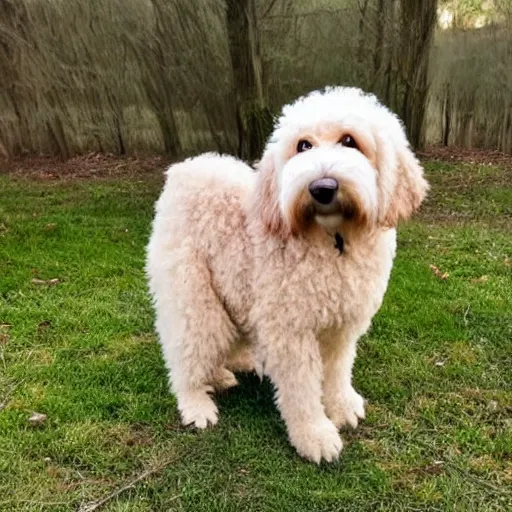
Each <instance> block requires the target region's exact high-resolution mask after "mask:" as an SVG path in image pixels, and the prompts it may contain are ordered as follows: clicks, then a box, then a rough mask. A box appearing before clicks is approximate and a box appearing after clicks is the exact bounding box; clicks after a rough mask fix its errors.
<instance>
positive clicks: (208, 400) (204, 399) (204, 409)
mask: <svg viewBox="0 0 512 512" xmlns="http://www.w3.org/2000/svg"><path fill="white" fill-rule="evenodd" d="M178 405H179V410H180V415H181V421H182V423H183V425H185V426H191V427H195V428H198V429H205V428H207V427H209V426H214V425H216V424H217V422H218V421H219V417H218V415H219V411H218V409H217V406H216V405H215V402H214V401H213V399H212V397H211V396H210V395H209V394H208V393H207V392H205V391H195V392H193V393H187V395H186V397H183V396H182V397H179V398H178Z"/></svg>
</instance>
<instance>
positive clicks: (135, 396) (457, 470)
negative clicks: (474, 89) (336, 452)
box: [0, 164, 512, 512]
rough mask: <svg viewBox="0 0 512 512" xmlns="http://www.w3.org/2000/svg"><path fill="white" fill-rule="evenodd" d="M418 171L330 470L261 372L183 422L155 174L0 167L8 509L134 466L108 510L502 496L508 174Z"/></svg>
mask: <svg viewBox="0 0 512 512" xmlns="http://www.w3.org/2000/svg"><path fill="white" fill-rule="evenodd" d="M427 168H428V171H429V177H430V179H431V181H432V183H433V191H432V194H431V199H430V200H429V202H428V203H427V204H426V205H425V208H424V213H423V214H422V215H421V216H419V217H417V218H416V220H415V221H413V222H411V223H409V224H407V225H404V226H403V227H402V228H401V229H400V233H399V250H398V257H397V260H396V265H395V268H394V270H393V274H392V279H391V284H390V288H389V290H388V293H387V295H386V299H385V302H384V305H383V307H382V309H381V311H380V312H379V314H378V315H377V317H376V318H375V320H374V325H373V328H372V330H371V332H370V334H369V335H368V336H366V337H365V338H364V339H363V340H362V341H361V343H360V350H359V358H358V360H357V363H356V369H355V382H356V385H357V388H358V389H359V390H360V392H361V393H362V394H363V395H364V396H365V397H366V398H367V399H368V402H369V404H368V409H367V412H368V418H367V420H366V421H364V422H363V423H362V425H361V426H360V428H359V429H358V430H357V431H355V432H346V433H344V435H343V438H344V441H345V448H344V451H343V454H342V458H341V460H340V461H339V462H338V463H335V464H332V465H327V464H324V465H321V466H320V467H317V466H315V465H313V464H309V463H306V462H303V461H302V460H301V459H300V458H299V457H298V456H297V455H296V454H295V452H294V451H293V449H292V448H291V447H290V446H289V444H288V442H287V440H286V434H285V430H284V426H283V424H282V422H281V420H280V418H279V415H278V413H277V411H276V410H275V407H274V405H273V402H272V390H271V386H270V385H269V383H268V382H266V381H265V382H263V384H260V383H259V382H258V380H257V379H256V378H253V377H251V376H246V377H243V378H242V379H241V385H240V386H239V387H238V388H236V389H233V390H231V391H230V392H228V393H226V394H225V395H223V396H222V397H220V398H219V404H220V410H221V420H220V423H219V425H218V427H217V428H215V429H213V430H211V431H208V432H205V433H194V432H191V431H188V430H186V429H183V428H181V427H180V426H179V422H178V416H177V411H176V408H175V401H174V399H173V397H172V396H171V395H170V394H169V393H168V391H167V383H166V374H165V370H164V367H163V363H162V359H161V356H160V352H159V347H158V345H157V343H156V339H155V336H154V333H153V329H152V311H151V307H150V303H149V300H148V297H147V295H146V288H145V280H144V274H143V262H144V246H145V243H146V240H147V237H148V234H149V228H150V221H151V217H152V208H153V201H154V199H155V198H156V196H157V194H158V191H159V187H160V184H161V181H160V179H159V178H158V177H155V176H154V175H149V176H148V177H147V178H143V177H141V176H140V175H139V176H135V177H134V176H132V177H131V178H127V179H125V180H120V179H119V178H118V179H116V180H113V179H107V178H105V179H95V180H80V179H66V180H60V181H44V180H41V179H39V180H35V179H32V180H29V179H23V178H20V177H18V178H14V177H12V176H11V177H8V176H6V175H3V176H0V190H1V199H0V324H2V327H0V356H1V357H0V403H4V404H5V407H4V408H3V409H2V410H0V510H6V511H17V510H27V511H28V510H30V511H36V510H51V511H68V510H77V509H79V508H80V506H81V505H82V506H83V505H85V504H87V503H90V502H93V501H95V500H97V499H101V498H103V497H105V496H107V495H109V494H110V493H112V492H113V491H115V490H116V489H118V488H120V487H122V486H123V485H125V484H126V483H128V482H130V481H131V480H133V479H135V478H137V476H140V475H142V476H143V477H144V476H145V477H144V478H143V479H141V480H140V481H139V482H137V483H135V484H134V485H133V486H132V487H130V488H128V489H127V490H125V491H124V492H122V493H120V494H119V495H118V496H116V497H113V498H111V499H109V500H108V501H107V502H106V503H105V505H104V506H103V507H102V510H107V511H153V510H154V511H156V510H158V511H161V510H173V511H174V510H176V511H194V512H196V511H197V512H200V511H209V512H215V511H251V512H252V511H254V512H256V511H280V512H285V511H293V512H296V511H308V512H309V511H311V512H312V511H345V510H349V511H352V510H354V511H355V510H357V511H359V510H361V511H362V510H368V511H376V510H382V511H390V510H396V511H402V510H403V511H405V510H461V511H462V510H464V511H468V510H474V511H491V510H503V511H505V510H510V508H511V507H512V491H511V489H512V485H511V484H512V420H511V416H512V414H511V413H512V370H511V368H512V358H511V353H512V347H511V340H512V291H511V290H512V267H511V265H512V243H511V242H512V235H511V231H512V230H511V226H512V210H511V205H512V189H511V186H512V179H511V177H510V171H506V170H503V169H498V168H492V167H478V166H473V167H471V166H467V165H459V166H455V165H449V164H429V165H427ZM430 265H436V266H437V267H438V268H439V270H440V271H441V272H442V273H443V272H447V273H448V274H449V276H448V278H447V279H445V280H442V279H440V278H439V277H436V276H435V275H434V273H433V271H432V270H431V269H430V267H429V266H430ZM34 278H35V279H41V280H50V279H54V278H57V279H59V283H58V284H56V285H47V284H36V283H33V282H32V279H34ZM33 412H40V413H44V414H46V415H47V416H48V418H47V420H46V421H45V422H44V423H43V424H41V425H32V424H30V423H29V421H28V418H29V417H30V415H31V414H32V413H33ZM146 470H148V471H150V474H147V475H146V474H145V473H144V472H145V471H146Z"/></svg>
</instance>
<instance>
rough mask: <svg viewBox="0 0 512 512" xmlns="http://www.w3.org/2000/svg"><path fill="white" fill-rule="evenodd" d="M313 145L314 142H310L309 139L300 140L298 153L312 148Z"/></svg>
mask: <svg viewBox="0 0 512 512" xmlns="http://www.w3.org/2000/svg"><path fill="white" fill-rule="evenodd" d="M312 147H313V144H311V142H309V140H305V139H303V140H299V143H298V144H297V153H302V152H303V151H307V150H308V149H311V148H312Z"/></svg>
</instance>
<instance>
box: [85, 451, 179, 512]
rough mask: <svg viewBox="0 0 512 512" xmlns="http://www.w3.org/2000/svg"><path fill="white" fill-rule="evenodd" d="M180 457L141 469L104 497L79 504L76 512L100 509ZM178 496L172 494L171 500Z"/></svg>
mask: <svg viewBox="0 0 512 512" xmlns="http://www.w3.org/2000/svg"><path fill="white" fill-rule="evenodd" d="M180 458H181V455H178V456H176V457H172V458H170V459H167V460H166V461H164V462H161V463H160V464H158V465H157V466H153V467H151V468H149V469H146V471H143V472H142V473H141V474H140V475H138V476H136V477H135V478H133V479H132V480H130V481H128V482H127V483H126V484H124V485H122V486H121V487H119V488H118V489H116V490H115V491H112V492H111V493H110V494H107V495H106V496H105V497H104V498H100V499H97V500H95V501H91V502H89V503H84V504H83V505H81V506H80V508H79V509H78V512H94V511H95V510H98V509H100V508H101V507H103V505H105V504H106V503H108V502H109V501H110V500H112V499H114V498H116V497H117V496H119V495H120V494H122V493H123V492H125V491H127V490H128V489H132V488H133V487H135V485H136V484H138V483H139V482H142V481H143V480H145V479H146V478H148V477H149V476H151V475H154V474H156V473H159V472H160V471H162V470H163V469H165V468H166V467H167V466H169V465H170V464H172V463H173V462H176V461H177V460H179V459H180ZM179 496H180V495H179V494H178V495H176V496H173V497H172V498H171V500H172V501H174V500H175V499H177V498H179Z"/></svg>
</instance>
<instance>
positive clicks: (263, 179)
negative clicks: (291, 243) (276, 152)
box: [251, 151, 290, 239]
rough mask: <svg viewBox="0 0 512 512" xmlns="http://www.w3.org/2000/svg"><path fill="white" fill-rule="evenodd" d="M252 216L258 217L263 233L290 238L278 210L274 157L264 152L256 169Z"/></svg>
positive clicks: (287, 228)
mask: <svg viewBox="0 0 512 512" xmlns="http://www.w3.org/2000/svg"><path fill="white" fill-rule="evenodd" d="M251 213H252V215H254V216H255V217H259V219H260V220H261V222H262V224H263V227H264V229H265V231H267V232H268V233H271V234H273V235H277V236H279V237H281V238H283V239H286V238H288V237H289V236H290V229H289V227H288V225H287V223H286V221H285V220H284V218H283V216H282V213H281V209H280V208H279V201H278V190H277V176H276V171H275V162H274V156H273V155H272V152H271V151H266V152H265V154H264V155H263V158H262V159H261V161H260V163H259V165H258V167H257V178H256V189H255V191H254V200H253V203H252V212H251Z"/></svg>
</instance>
